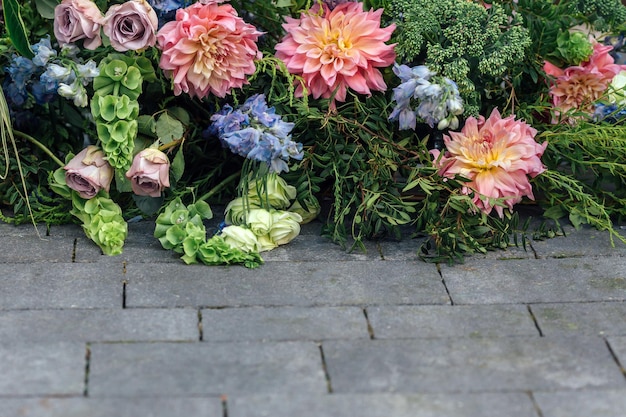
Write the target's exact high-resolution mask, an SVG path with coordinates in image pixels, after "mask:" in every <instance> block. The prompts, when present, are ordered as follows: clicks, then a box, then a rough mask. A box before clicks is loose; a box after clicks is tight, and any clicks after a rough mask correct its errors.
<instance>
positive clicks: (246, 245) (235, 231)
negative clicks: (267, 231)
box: [222, 225, 260, 253]
mask: <svg viewBox="0 0 626 417" xmlns="http://www.w3.org/2000/svg"><path fill="white" fill-rule="evenodd" d="M222 237H223V238H224V242H226V243H227V244H228V246H230V247H231V248H236V249H240V250H242V251H244V252H248V253H250V252H260V250H259V241H258V240H257V237H256V235H255V234H254V233H253V232H252V230H250V229H247V228H245V227H242V226H235V225H232V226H226V227H225V228H223V229H222Z"/></svg>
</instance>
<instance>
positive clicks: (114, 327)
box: [0, 308, 199, 343]
mask: <svg viewBox="0 0 626 417" xmlns="http://www.w3.org/2000/svg"><path fill="white" fill-rule="evenodd" d="M198 337H199V330H198V311H197V310H195V309H190V308H185V309H167V310H165V309H121V308H120V309H97V310H84V309H80V310H78V309H73V310H8V311H0V340H10V341H11V342H17V341H19V342H31V343H45V342H57V341H59V342H62V341H82V342H100V341H159V340H162V341H168V340H171V341H194V340H198Z"/></svg>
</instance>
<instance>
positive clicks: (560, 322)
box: [531, 301, 626, 336]
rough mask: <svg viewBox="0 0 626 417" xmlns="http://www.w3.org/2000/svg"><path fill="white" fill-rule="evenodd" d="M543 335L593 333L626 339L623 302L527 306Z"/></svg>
mask: <svg viewBox="0 0 626 417" xmlns="http://www.w3.org/2000/svg"><path fill="white" fill-rule="evenodd" d="M531 309H532V312H533V314H534V315H535V318H536V319H537V323H538V324H539V327H540V328H541V331H542V332H543V334H544V335H545V336H550V335H553V334H568V333H570V334H572V333H577V334H590V335H591V334H595V335H624V336H626V319H625V318H626V302H623V301H616V302H600V303H557V304H535V305H532V306H531Z"/></svg>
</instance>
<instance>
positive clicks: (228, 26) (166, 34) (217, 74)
mask: <svg viewBox="0 0 626 417" xmlns="http://www.w3.org/2000/svg"><path fill="white" fill-rule="evenodd" d="M203 3H204V4H203ZM203 3H200V2H198V3H194V4H192V5H191V6H189V7H187V8H185V9H179V10H177V12H176V20H174V21H171V22H168V23H166V24H165V25H163V27H162V28H161V29H160V30H159V32H158V33H157V41H158V45H159V48H160V49H161V50H162V52H163V53H162V55H161V60H160V62H159V66H160V67H161V68H162V69H163V70H164V71H165V73H166V74H168V75H169V76H170V77H171V78H172V81H173V84H174V94H175V95H179V94H181V93H182V92H185V93H188V94H189V95H190V96H191V97H194V96H195V97H198V98H204V97H206V96H207V95H208V94H209V93H212V94H215V95H216V96H218V97H224V96H226V94H228V93H229V92H230V90H231V89H232V88H241V87H242V86H243V85H244V84H246V83H247V78H246V77H247V75H250V74H252V73H254V71H255V65H254V60H255V59H257V58H261V53H260V52H259V49H258V47H257V44H256V41H257V40H258V38H259V36H260V35H261V34H262V32H259V31H257V30H256V28H255V27H254V26H252V25H250V24H248V23H246V22H244V21H243V19H242V18H240V17H239V16H238V15H237V11H236V10H235V9H234V8H233V7H232V6H231V5H229V4H218V3H219V0H218V1H215V0H212V1H208V2H207V1H205V2H203Z"/></svg>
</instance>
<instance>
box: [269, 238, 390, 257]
mask: <svg viewBox="0 0 626 417" xmlns="http://www.w3.org/2000/svg"><path fill="white" fill-rule="evenodd" d="M363 245H364V246H365V251H363V250H362V249H360V248H354V249H353V250H350V248H349V247H348V248H346V249H342V248H341V246H339V245H338V244H335V243H333V242H332V241H331V240H330V239H329V238H327V237H324V236H316V235H312V234H308V235H304V234H301V235H299V236H297V237H296V238H295V239H294V240H292V241H291V242H289V244H287V245H282V246H279V247H277V248H275V249H272V250H271V251H267V252H263V253H262V254H261V257H262V258H263V260H264V261H266V262H271V261H289V262H319V261H323V262H327V261H380V260H381V254H380V249H379V247H378V244H377V243H376V242H374V241H364V242H363Z"/></svg>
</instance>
